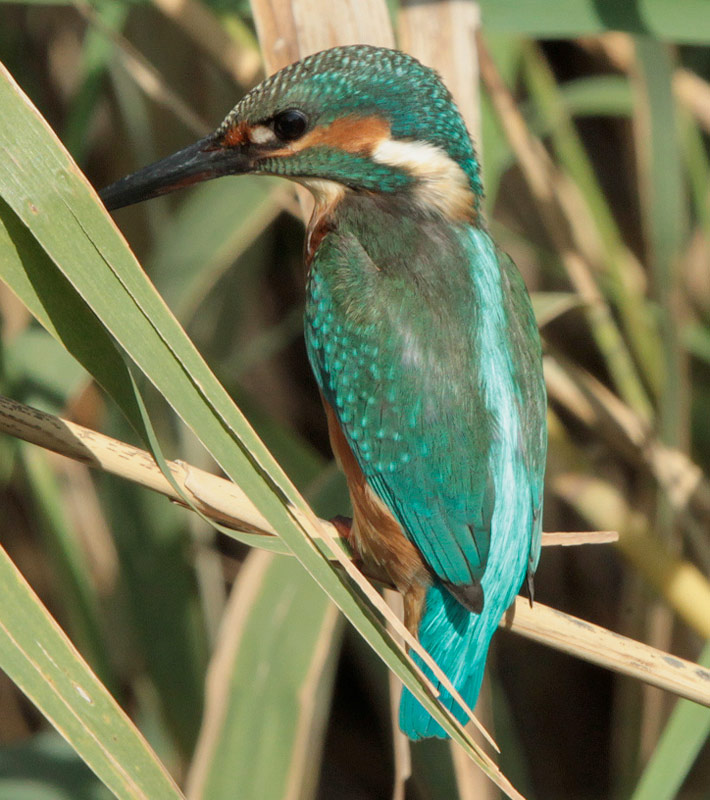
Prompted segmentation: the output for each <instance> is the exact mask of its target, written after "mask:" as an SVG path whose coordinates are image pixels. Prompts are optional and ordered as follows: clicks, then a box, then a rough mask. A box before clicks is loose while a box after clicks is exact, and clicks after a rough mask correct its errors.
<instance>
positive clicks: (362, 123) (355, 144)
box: [271, 115, 390, 156]
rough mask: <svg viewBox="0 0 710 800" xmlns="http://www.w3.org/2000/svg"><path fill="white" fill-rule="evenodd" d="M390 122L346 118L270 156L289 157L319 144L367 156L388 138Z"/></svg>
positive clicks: (315, 130)
mask: <svg viewBox="0 0 710 800" xmlns="http://www.w3.org/2000/svg"><path fill="white" fill-rule="evenodd" d="M389 132H390V126H389V123H388V122H387V121H386V120H384V119H382V117H377V116H371V117H358V116H354V115H353V116H347V117H342V118H341V119H336V120H333V122H331V123H330V125H320V126H319V127H317V128H314V129H313V130H312V131H311V132H310V133H307V134H306V135H305V136H304V137H303V138H302V139H299V140H298V141H296V142H293V143H292V144H290V145H288V146H286V147H283V148H281V149H280V150H274V151H273V152H272V153H271V155H273V156H289V155H293V154H294V153H298V152H301V151H302V150H307V149H308V148H310V147H317V146H318V145H327V146H328V147H335V148H337V149H338V150H345V151H346V152H348V153H364V154H370V153H371V152H372V151H373V150H374V148H375V147H376V146H377V144H378V143H379V142H380V141H381V140H382V139H384V138H387V137H388V136H389Z"/></svg>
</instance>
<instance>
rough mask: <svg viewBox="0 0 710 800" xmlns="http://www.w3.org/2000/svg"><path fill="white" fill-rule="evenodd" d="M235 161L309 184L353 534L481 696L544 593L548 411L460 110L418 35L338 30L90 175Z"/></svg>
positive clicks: (320, 319) (321, 315) (436, 650)
mask: <svg viewBox="0 0 710 800" xmlns="http://www.w3.org/2000/svg"><path fill="white" fill-rule="evenodd" d="M243 174H250V175H276V176H281V177H284V178H288V179H290V180H292V181H295V182H297V183H299V184H301V185H302V186H304V187H306V189H308V190H310V192H311V194H312V195H313V198H314V207H313V212H312V216H311V218H310V222H309V223H308V226H307V230H306V236H305V246H304V261H305V268H306V305H305V323H304V329H305V341H306V349H307V353H308V358H309V361H310V365H311V367H312V371H313V374H314V376H315V380H316V382H317V384H318V388H319V390H320V394H321V398H322V402H323V406H324V409H325V415H326V418H327V426H328V433H329V437H330V443H331V446H332V449H333V452H334V455H335V457H336V460H337V462H338V464H339V466H340V468H341V469H342V471H343V472H344V474H345V478H346V480H347V484H348V489H349V492H350V498H351V500H352V512H353V515H352V524H351V525H350V526H349V530H348V531H347V533H348V539H349V542H350V544H351V546H352V548H353V551H354V553H355V555H356V557H357V558H358V559H359V560H360V561H362V562H364V563H365V564H367V563H369V564H372V565H375V567H377V568H378V569H379V570H381V571H384V573H385V574H386V575H387V576H388V578H389V580H390V581H391V583H392V584H393V585H394V586H395V587H396V588H397V589H398V590H399V592H400V593H401V594H402V596H403V599H404V622H405V625H406V626H407V628H408V629H409V630H410V631H411V632H412V633H413V634H414V635H416V636H417V637H418V639H419V642H420V644H421V645H422V646H423V648H424V649H425V650H426V651H428V653H429V654H430V655H431V656H432V657H433V658H434V660H435V661H436V662H437V663H438V665H439V666H440V667H441V669H442V670H443V672H444V673H445V674H446V675H447V677H448V678H449V680H450V681H451V682H452V684H453V686H454V687H455V688H456V690H457V691H458V693H459V694H460V695H461V697H462V698H463V700H464V701H465V702H466V703H467V704H468V705H469V707H471V708H473V707H474V705H475V703H476V700H477V697H478V694H479V692H480V687H481V682H482V678H483V673H484V669H485V664H486V658H487V654H488V649H489V643H490V640H491V637H492V636H493V633H494V632H495V630H496V628H497V627H498V624H499V622H500V620H501V618H502V616H503V614H504V613H505V611H506V610H507V609H508V607H509V606H510V605H511V603H512V602H513V601H514V599H515V596H516V594H517V593H518V591H519V590H520V588H521V586H522V585H523V583H524V582H525V581H526V580H527V586H528V589H529V594H530V602H532V577H533V574H534V572H535V570H536V568H537V565H538V560H539V556H540V545H541V536H542V534H541V531H542V507H543V484H544V472H545V460H546V449H547V430H546V394H545V385H544V380H543V373H542V351H541V343H540V337H539V332H538V328H537V325H536V322H535V317H534V314H533V309H532V305H531V301H530V297H529V294H528V292H527V289H526V286H525V283H524V281H523V279H522V276H521V274H520V272H519V271H518V269H517V267H516V266H515V264H514V263H513V261H512V260H511V259H510V258H509V257H508V256H507V255H506V254H505V253H504V252H502V251H501V250H500V249H499V247H498V246H497V245H496V244H495V243H494V241H493V239H492V238H491V234H490V232H489V229H488V226H487V223H486V220H485V219H484V216H483V210H482V203H483V197H484V193H483V186H482V182H481V169H480V164H479V161H478V158H477V155H476V151H475V149H474V145H473V143H472V140H471V137H470V135H469V133H468V131H467V128H466V125H465V123H464V121H463V118H462V116H461V114H460V112H459V110H458V108H457V106H456V104H455V102H454V100H453V98H452V96H451V94H450V93H449V91H448V90H447V89H446V87H445V86H444V84H443V82H442V80H441V79H440V78H439V76H438V75H437V73H436V72H435V71H434V70H432V69H430V68H429V67H427V66H425V65H423V64H422V63H420V62H419V61H418V60H416V59H415V58H413V57H412V56H410V55H407V54H405V53H403V52H401V51H398V50H391V49H386V48H379V47H371V46H367V45H352V46H344V47H334V48H331V49H328V50H324V51H322V52H319V53H316V54H314V55H310V56H308V57H306V58H304V59H302V60H301V61H298V62H296V63H294V64H291V65H290V66H287V67H285V68H283V69H281V70H280V71H278V72H276V73H275V74H274V75H272V76H271V77H269V78H267V79H266V80H264V81H263V82H262V83H260V84H259V85H258V86H256V87H255V88H254V89H252V90H251V91H249V92H248V93H247V94H246V95H245V96H244V97H243V98H242V99H241V100H240V101H239V102H238V104H237V105H236V106H235V107H234V108H233V109H232V111H230V112H229V114H228V115H227V116H226V118H225V119H224V121H223V122H222V123H221V124H220V125H219V126H218V127H217V128H216V130H215V131H214V132H212V133H211V134H209V135H208V136H206V137H204V138H202V139H200V140H199V141H197V142H196V143H194V144H192V145H190V146H188V147H186V148H185V149H183V150H180V151H179V152H177V153H175V154H174V155H172V156H168V157H166V158H164V159H162V160H160V161H158V162H156V163H155V164H152V165H150V166H147V167H145V168H143V169H141V170H139V171H138V172H136V173H134V174H132V175H129V176H127V177H125V178H122V179H120V180H118V181H117V182H116V183H114V184H112V185H110V186H108V187H107V188H106V189H104V190H103V191H102V192H101V193H100V196H101V198H102V199H103V201H104V203H105V205H106V207H107V208H108V209H109V210H113V209H116V208H120V207H121V206H125V205H129V204H132V203H136V202H139V201H142V200H146V199H149V198H152V197H156V196H158V195H162V194H166V193H168V192H172V191H174V190H176V189H178V188H182V187H185V186H189V185H191V184H194V183H198V182H200V181H204V180H208V179H212V178H217V177H220V176H224V175H243ZM412 656H413V658H414V660H415V661H417V663H418V664H419V666H420V667H421V668H422V669H423V670H424V672H425V674H427V676H428V677H429V678H430V679H431V680H432V682H433V683H434V685H435V687H436V688H437V690H438V691H439V699H440V701H441V702H442V703H443V704H444V705H445V706H446V707H447V708H449V709H450V710H451V711H452V713H453V714H454V716H455V717H456V718H457V719H459V720H460V721H461V722H462V723H465V722H466V721H467V719H468V716H467V713H466V710H465V709H463V708H462V707H461V706H460V705H459V704H458V703H457V702H456V701H455V699H454V698H453V697H452V695H451V694H449V692H448V691H447V690H446V689H445V688H444V687H443V686H442V685H441V684H440V682H439V680H438V679H437V678H436V677H435V676H434V675H433V673H432V672H431V670H430V669H429V668H428V667H427V666H426V665H425V664H424V663H423V661H422V659H421V658H420V657H419V656H418V655H417V654H416V653H413V654H412ZM399 724H400V728H401V730H402V731H403V732H404V733H405V734H406V735H407V736H408V737H409V738H410V739H412V740H418V739H422V738H427V737H440V738H446V736H447V734H446V733H445V731H444V729H443V728H442V727H441V725H440V724H439V723H438V722H437V721H436V720H435V719H434V718H433V717H432V716H431V715H430V714H429V712H428V711H427V710H426V709H425V708H424V707H423V706H422V705H421V704H420V703H419V701H418V700H417V699H416V698H415V697H414V696H413V695H412V694H411V693H410V692H409V691H408V690H407V689H406V688H405V690H404V691H403V693H402V698H401V701H400V716H399Z"/></svg>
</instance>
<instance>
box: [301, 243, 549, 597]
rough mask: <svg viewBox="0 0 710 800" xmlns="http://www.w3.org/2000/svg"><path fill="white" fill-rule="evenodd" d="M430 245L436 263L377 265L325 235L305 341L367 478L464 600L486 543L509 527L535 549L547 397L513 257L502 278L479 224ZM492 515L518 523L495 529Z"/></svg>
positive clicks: (475, 582) (359, 249) (399, 260)
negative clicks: (476, 228)
mask: <svg viewBox="0 0 710 800" xmlns="http://www.w3.org/2000/svg"><path fill="white" fill-rule="evenodd" d="M427 241H431V237H428V239H427ZM435 241H436V243H437V245H438V250H437V252H436V259H435V263H433V264H432V263H431V262H432V258H431V255H432V254H431V253H430V252H429V253H427V252H426V248H424V252H422V248H421V247H410V248H408V249H407V248H400V252H399V253H393V255H392V257H391V258H390V259H388V261H387V263H385V262H383V261H380V262H379V263H375V260H374V259H373V258H372V256H371V254H370V253H369V252H368V251H367V250H366V249H365V248H364V247H363V245H362V243H361V241H360V240H359V239H358V237H357V236H356V235H354V234H352V233H348V232H342V231H341V232H338V233H333V234H330V235H329V236H328V237H326V238H325V240H324V241H323V242H322V244H321V247H320V248H319V250H318V251H317V253H316V255H315V257H314V259H313V263H312V265H311V272H310V276H309V286H308V299H307V311H306V321H307V324H306V343H307V348H308V353H309V357H310V360H311V363H312V366H313V369H314V372H315V376H316V379H317V381H318V384H319V386H320V388H321V391H322V392H323V394H324V396H325V398H326V399H327V401H328V402H329V403H330V405H331V406H332V407H333V409H334V411H335V413H336V415H337V416H338V419H339V422H340V425H341V428H342V430H343V432H344V434H345V436H346V438H347V440H348V443H349V445H350V447H351V449H352V451H353V453H354V454H355V457H356V458H357V460H358V463H359V465H360V468H361V469H362V471H363V473H364V475H365V477H366V479H367V481H368V482H369V484H370V486H371V487H372V488H373V489H374V491H375V492H376V493H377V495H378V496H379V497H380V498H381V499H382V500H383V501H384V502H385V503H386V505H387V506H388V507H389V509H390V510H391V511H392V513H393V514H394V516H395V517H396V518H397V520H398V521H399V523H400V524H401V526H402V528H403V530H404V532H405V534H406V535H407V537H408V538H409V539H410V540H411V541H412V542H413V543H414V544H415V545H416V547H417V548H418V549H419V551H420V552H421V554H422V556H423V558H424V560H425V561H426V562H427V564H428V565H429V567H430V568H431V569H432V570H433V572H434V573H435V574H436V575H437V576H438V577H439V578H440V579H441V580H442V581H444V582H445V583H446V584H448V585H449V587H450V588H451V589H452V590H453V591H454V593H456V594H457V596H460V597H461V598H462V600H463V601H464V602H465V601H466V592H465V590H466V587H480V585H481V581H482V579H483V576H484V573H485V570H486V566H487V564H488V563H489V560H490V556H491V548H492V547H493V548H495V547H496V546H502V545H503V543H506V546H508V544H507V543H508V542H509V539H510V537H511V536H512V537H513V538H515V537H517V540H519V542H517V545H518V546H517V549H518V550H520V549H521V545H522V549H523V550H526V549H527V550H530V548H531V547H532V548H533V549H534V547H535V545H534V539H535V533H534V530H533V529H534V528H535V526H536V525H537V526H538V527H539V524H538V522H537V521H536V515H535V507H539V505H540V502H541V499H540V495H541V484H542V474H541V468H540V465H539V463H537V462H539V461H540V459H539V458H538V460H537V462H536V463H532V462H533V461H534V459H532V460H531V458H530V451H535V452H536V453H537V452H538V451H539V440H540V433H541V431H542V432H543V433H544V393H543V390H542V389H541V385H542V384H541V369H540V348H539V339H538V337H537V331H536V329H535V328H534V320H532V316H531V314H530V312H529V299H528V298H527V293H526V292H525V289H524V286H522V280H521V279H520V278H519V276H518V275H517V270H515V267H514V266H513V267H512V270H513V273H511V275H512V277H510V276H509V275H508V272H509V271H510V270H509V267H508V263H507V262H506V264H505V265H504V268H503V269H501V263H500V262H499V258H500V254H499V253H497V251H496V250H495V247H494V245H493V244H492V242H491V240H490V239H489V238H488V236H487V235H486V234H485V233H483V232H481V231H470V230H466V231H463V232H459V233H458V234H457V235H456V236H452V237H449V238H447V239H442V237H441V236H438V237H435ZM516 276H517V278H516ZM511 281H512V283H511ZM511 287H512V288H511ZM521 287H522V293H523V294H520V288H521ZM520 302H522V303H523V306H524V308H523V314H522V318H521V315H520V314H518V312H517V310H516V308H515V305H516V304H519V303H520ZM511 316H512V317H514V319H513V320H511ZM531 320H532V323H531ZM531 324H532V330H530V326H531ZM531 370H532V375H533V377H532V379H530V378H529V377H527V376H528V373H529V372H530V371H531ZM521 415H522V416H523V417H526V420H523V419H521ZM526 415H527V416H526ZM543 442H544V437H543ZM542 463H543V464H544V450H543V454H542ZM501 504H506V505H510V504H513V505H519V506H521V511H520V513H515V509H514V510H513V512H512V513H510V512H506V513H505V514H504V513H503V511H502V510H500V509H501ZM497 507H498V508H499V511H496V508H497ZM537 516H538V517H539V514H538V515H537ZM497 517H498V518H500V520H499V522H498V523H497V524H498V527H500V526H501V525H505V526H507V527H508V528H512V529H514V528H516V527H517V526H519V528H520V529H519V530H512V531H508V532H507V533H506V534H505V535H504V536H497V535H496V530H495V528H496V518H497ZM537 538H538V544H537V547H538V548H539V535H538V536H537ZM498 540H499V541H498ZM497 541H498V545H497V544H496V542H497ZM526 555H527V553H526ZM526 563H527V560H526ZM516 570H517V571H519V569H518V568H517V567H516ZM520 580H522V574H521V575H520ZM518 585H519V583H518ZM515 590H516V591H517V586H516V589H515ZM470 596H471V597H475V596H476V595H475V593H473V595H470ZM474 605H475V602H474ZM474 610H480V608H478V609H474Z"/></svg>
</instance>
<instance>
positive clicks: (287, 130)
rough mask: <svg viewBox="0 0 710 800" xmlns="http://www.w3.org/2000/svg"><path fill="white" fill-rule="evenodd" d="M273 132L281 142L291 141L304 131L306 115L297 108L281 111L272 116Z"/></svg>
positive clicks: (306, 120) (306, 122)
mask: <svg viewBox="0 0 710 800" xmlns="http://www.w3.org/2000/svg"><path fill="white" fill-rule="evenodd" d="M273 125H274V133H275V134H276V135H277V136H278V137H279V139H281V141H282V142H293V141H294V140H295V139H299V138H300V137H301V136H303V134H304V133H305V132H306V128H307V127H308V117H306V115H305V114H304V113H303V111H299V110H298V109H297V108H289V109H287V110H286V111H281V112H280V113H278V114H277V115H276V116H275V117H274V121H273Z"/></svg>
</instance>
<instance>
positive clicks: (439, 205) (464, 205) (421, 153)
mask: <svg viewBox="0 0 710 800" xmlns="http://www.w3.org/2000/svg"><path fill="white" fill-rule="evenodd" d="M372 158H373V160H374V161H377V162H378V163H380V164H385V165H387V166H389V167H397V168H398V169H403V170H406V171H407V172H408V173H409V174H410V175H412V177H414V178H416V179H417V180H418V186H417V188H416V189H415V190H414V194H415V197H416V199H417V202H418V203H419V205H420V206H421V207H422V208H423V209H427V210H431V209H435V210H436V211H439V212H440V213H441V214H443V215H444V216H445V217H448V218H449V219H464V218H469V219H470V218H471V217H472V216H474V215H475V208H476V203H475V197H474V196H473V192H472V191H471V185H470V182H469V179H468V176H467V175H466V173H465V172H464V171H463V169H461V167H460V166H459V165H458V164H457V163H456V162H455V161H454V160H453V159H452V158H450V157H449V156H448V155H447V154H446V153H445V152H444V151H443V150H442V149H441V148H440V147H437V146H436V145H433V144H429V143H428V142H409V141H405V140H401V139H381V140H380V141H379V142H378V144H377V145H376V146H375V147H374V148H373V150H372Z"/></svg>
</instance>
